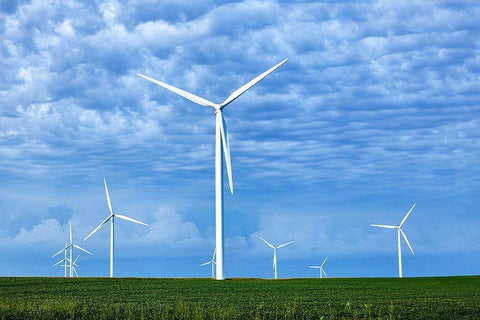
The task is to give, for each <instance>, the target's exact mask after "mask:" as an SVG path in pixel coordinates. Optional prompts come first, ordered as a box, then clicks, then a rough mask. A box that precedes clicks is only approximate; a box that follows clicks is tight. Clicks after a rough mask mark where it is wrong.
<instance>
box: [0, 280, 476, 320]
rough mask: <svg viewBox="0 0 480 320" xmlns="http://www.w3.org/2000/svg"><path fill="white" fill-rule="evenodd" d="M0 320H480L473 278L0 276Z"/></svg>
mask: <svg viewBox="0 0 480 320" xmlns="http://www.w3.org/2000/svg"><path fill="white" fill-rule="evenodd" d="M0 318H1V319H480V276H475V277H445V278H410V279H409V278H404V279H390V278H363V279H333V278H332V279H286V280H276V281H274V280H261V279H233V280H225V281H215V280H210V279H136V278H123V279H108V278H73V279H68V278H0Z"/></svg>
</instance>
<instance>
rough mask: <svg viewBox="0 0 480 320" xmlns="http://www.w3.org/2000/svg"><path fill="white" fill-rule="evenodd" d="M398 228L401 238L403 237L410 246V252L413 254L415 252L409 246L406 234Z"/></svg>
mask: <svg viewBox="0 0 480 320" xmlns="http://www.w3.org/2000/svg"><path fill="white" fill-rule="evenodd" d="M399 230H400V233H401V234H402V236H403V239H405V242H406V243H407V245H408V247H409V248H410V251H411V252H412V254H415V253H413V249H412V246H410V242H408V239H407V235H406V234H405V233H404V232H403V230H402V229H399Z"/></svg>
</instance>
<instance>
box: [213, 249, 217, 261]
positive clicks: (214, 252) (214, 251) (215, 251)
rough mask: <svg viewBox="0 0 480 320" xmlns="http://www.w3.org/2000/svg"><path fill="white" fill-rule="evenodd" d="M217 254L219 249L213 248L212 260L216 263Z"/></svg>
mask: <svg viewBox="0 0 480 320" xmlns="http://www.w3.org/2000/svg"><path fill="white" fill-rule="evenodd" d="M216 254H217V249H215V250H213V256H212V262H213V263H215V255H216Z"/></svg>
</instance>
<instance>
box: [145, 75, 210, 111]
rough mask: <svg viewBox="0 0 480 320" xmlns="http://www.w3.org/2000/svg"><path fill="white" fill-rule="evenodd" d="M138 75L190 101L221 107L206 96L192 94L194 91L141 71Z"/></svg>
mask: <svg viewBox="0 0 480 320" xmlns="http://www.w3.org/2000/svg"><path fill="white" fill-rule="evenodd" d="M137 75H138V76H140V77H142V78H144V79H147V80H148V81H151V82H153V83H155V84H157V85H159V86H161V87H164V88H165V89H167V90H170V91H172V92H174V93H176V94H178V95H180V96H182V97H184V98H185V99H188V100H190V101H192V102H195V103H197V104H200V105H202V106H206V107H211V108H214V109H217V108H218V107H219V105H218V104H216V103H213V102H211V101H208V100H207V99H204V98H202V97H199V96H196V95H194V94H192V93H190V92H187V91H184V90H182V89H179V88H176V87H174V86H171V85H169V84H167V83H165V82H162V81H158V80H155V79H153V78H150V77H147V76H144V75H143V74H141V73H137Z"/></svg>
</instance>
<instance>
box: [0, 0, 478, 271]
mask: <svg viewBox="0 0 480 320" xmlns="http://www.w3.org/2000/svg"><path fill="white" fill-rule="evenodd" d="M479 17H480V3H479V2H478V1H473V0H472V1H462V0H439V1H428V0H427V1H403V0H400V1H387V0H378V1H368V0H360V1H357V0H355V1H324V2H314V1H250V0H249V1H178V0H175V1H173V0H166V1H154V0H128V1H107V0H95V1H80V0H64V1H55V0H31V1H27V0H11V1H2V2H1V3H0V40H1V42H0V80H1V81H0V164H1V165H0V276H63V270H62V268H60V267H55V268H51V265H52V264H54V263H55V262H57V261H58V260H59V259H57V257H55V258H52V257H51V255H52V254H53V253H55V252H56V251H58V250H60V249H61V248H62V247H63V245H64V243H65V241H67V239H68V224H69V222H70V221H71V222H72V224H73V236H74V242H75V243H77V244H78V245H80V246H82V247H83V248H85V249H87V250H89V251H91V252H92V253H93V255H92V256H88V255H86V254H81V253H80V252H78V251H77V252H75V253H74V255H75V256H76V255H77V253H80V258H79V259H78V261H77V263H78V264H79V267H78V269H77V270H78V273H79V274H80V275H81V276H108V272H109V235H110V232H109V227H108V225H107V226H105V227H104V228H102V229H101V230H100V231H99V232H97V233H96V234H94V235H93V236H92V237H91V238H89V239H88V240H87V241H83V238H84V237H85V236H86V235H88V233H90V231H92V230H93V229H94V228H95V227H96V226H97V225H98V224H99V223H100V222H101V221H102V220H103V219H105V218H106V217H107V216H108V214H109V213H108V206H107V201H106V197H105V191H104V186H103V178H106V180H107V182H108V186H109V190H110V196H111V199H112V204H113V208H114V210H115V211H116V212H117V213H119V214H123V215H127V216H129V217H132V218H134V219H138V220H141V221H144V222H146V223H148V224H150V227H144V226H139V225H135V224H133V223H130V222H127V221H118V224H116V231H115V232H116V239H115V245H116V247H115V255H116V258H115V275H116V276H128V277H208V276H210V268H209V267H199V264H201V263H203V262H206V261H209V259H210V258H211V254H212V252H213V249H214V246H215V207H214V197H215V193H214V141H215V140H214V139H215V116H214V113H213V110H212V109H210V108H206V107H203V106H199V105H196V104H194V103H192V102H190V101H188V100H186V99H183V98H182V97H180V96H177V95H175V94H173V93H171V92H169V91H167V90H165V89H163V88H161V87H159V86H157V85H155V84H153V83H150V82H148V81H146V80H144V79H142V78H140V77H138V76H137V75H136V74H137V73H143V74H146V75H148V76H150V77H153V78H155V79H158V80H161V81H164V82H166V83H169V84H172V85H174V86H177V87H179V88H182V89H184V90H187V91H189V92H192V93H194V94H196V95H199V96H201V97H204V98H206V99H208V100H211V101H214V102H221V101H223V100H224V99H225V98H226V97H227V96H228V95H230V93H232V92H233V91H234V90H236V89H237V88H239V87H240V86H242V85H243V84H245V83H246V82H248V81H249V80H251V79H253V78H254V77H255V76H257V75H258V74H260V73H262V72H263V71H265V70H267V69H268V68H270V67H271V66H273V65H275V64H276V63H278V62H280V61H282V60H283V59H285V58H289V60H288V62H287V63H286V64H284V65H283V66H281V67H280V68H279V69H277V70H276V71H275V72H274V73H272V74H271V75H269V76H268V77H267V78H265V79H264V80H262V81H261V82H260V83H258V84H257V85H256V86H255V87H253V88H252V89H250V90H249V91H248V92H247V93H245V94H244V95H242V96H241V97H240V98H238V99H237V100H235V101H234V102H233V103H232V104H230V105H229V106H228V107H226V108H225V110H224V117H225V120H226V123H227V125H228V130H229V136H230V148H231V157H232V168H233V183H234V188H235V193H234V194H233V195H231V194H230V193H228V187H227V185H225V198H224V199H225V204H224V207H225V211H224V221H225V266H224V271H225V276H226V277H262V278H271V277H273V269H272V259H273V252H272V250H271V249H270V248H269V247H268V246H266V245H265V244H264V243H263V242H262V241H261V240H260V239H259V237H260V236H262V237H264V238H265V239H267V240H268V241H270V242H272V243H273V244H276V245H278V244H281V243H284V242H287V241H294V243H293V244H292V245H289V246H286V247H284V248H282V249H280V250H279V251H278V274H279V277H315V276H318V271H317V270H313V269H309V268H308V266H309V265H318V264H320V263H321V262H322V261H323V259H324V258H325V257H327V256H328V261H327V263H326V265H325V271H326V273H327V275H328V276H331V277H364V276H365V277H376V276H378V277H395V276H397V275H398V267H397V247H396V245H397V243H396V241H397V239H396V233H395V231H394V230H387V229H380V228H373V227H371V226H370V224H371V223H376V224H399V223H400V221H401V220H402V218H403V217H404V215H405V214H406V213H407V211H408V210H409V209H410V207H411V206H412V205H413V204H414V203H416V207H415V209H414V210H413V212H412V214H411V215H410V217H409V218H408V219H407V221H406V222H405V225H404V227H403V230H404V232H405V233H406V235H407V236H408V239H409V241H410V243H411V245H412V248H413V250H414V252H415V255H412V254H411V253H410V252H409V250H408V247H407V246H406V244H405V243H404V242H402V251H403V272H404V276H407V277H419V276H450V275H472V274H479V270H480V235H479V232H478V229H479V226H480V192H479V190H480V170H479V169H478V159H480V142H479V141H480V139H479V138H480V120H479V116H480V19H479Z"/></svg>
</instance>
